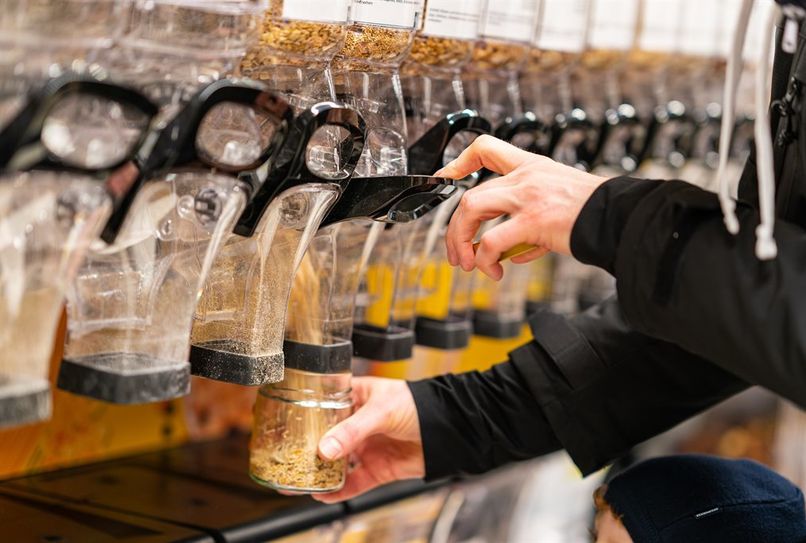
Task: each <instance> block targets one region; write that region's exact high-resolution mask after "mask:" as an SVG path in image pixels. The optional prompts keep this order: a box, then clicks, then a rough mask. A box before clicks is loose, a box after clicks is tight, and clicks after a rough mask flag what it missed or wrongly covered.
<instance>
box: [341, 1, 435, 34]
mask: <svg viewBox="0 0 806 543" xmlns="http://www.w3.org/2000/svg"><path fill="white" fill-rule="evenodd" d="M424 5H425V0H353V3H352V6H351V7H350V20H351V21H353V22H355V23H365V24H371V25H382V26H393V27H397V28H419V26H420V20H421V18H422V15H423V6H424Z"/></svg>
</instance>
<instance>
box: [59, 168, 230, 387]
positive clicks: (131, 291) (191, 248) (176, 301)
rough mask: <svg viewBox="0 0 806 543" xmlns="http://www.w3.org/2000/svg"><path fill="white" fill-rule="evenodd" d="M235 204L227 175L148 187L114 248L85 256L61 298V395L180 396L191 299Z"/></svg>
mask: <svg viewBox="0 0 806 543" xmlns="http://www.w3.org/2000/svg"><path fill="white" fill-rule="evenodd" d="M244 205H245V198H244V194H243V190H242V189H241V188H240V187H239V186H238V181H237V179H236V178H234V177H230V176H218V175H215V174H203V173H202V174H200V173H199V172H193V171H191V172H181V171H178V172H172V173H170V174H169V175H166V176H165V177H164V178H162V179H155V180H151V181H150V182H148V183H147V184H146V185H145V187H143V188H142V189H141V190H140V192H139V194H138V195H137V199H136V201H135V202H134V205H133V206H132V208H131V210H130V217H131V218H132V220H130V221H129V222H128V223H127V224H126V225H125V226H124V228H123V230H122V232H121V234H120V235H119V237H118V240H117V241H116V242H115V243H114V244H112V245H111V246H106V247H104V248H102V249H100V250H97V251H93V252H92V253H90V255H89V256H88V258H87V260H86V262H85V263H84V264H83V265H82V267H81V268H80V270H79V273H78V276H77V278H76V279H75V281H74V283H73V288H72V289H71V290H70V291H69V295H68V308H69V312H68V318H69V330H70V336H69V339H68V341H67V343H66V345H65V354H64V361H63V365H62V368H61V370H60V374H61V375H60V383H59V384H60V387H62V388H66V389H68V390H70V391H72V392H76V393H80V394H85V395H89V396H92V397H95V398H97V399H103V400H107V401H110V402H115V403H143V402H151V401H158V400H165V399H169V398H173V397H177V396H182V395H184V394H186V393H187V392H188V390H189V378H190V366H189V364H188V362H187V356H188V346H189V345H188V343H189V334H188V332H189V330H190V326H191V323H192V317H193V313H194V310H195V305H196V300H197V296H198V292H199V290H200V288H201V286H202V284H203V282H204V280H205V278H206V276H207V273H208V271H209V269H210V267H211V265H212V260H213V258H214V257H215V254H216V252H217V250H218V248H219V246H220V244H221V241H222V239H223V238H224V236H225V235H227V234H228V233H229V232H230V231H231V230H232V228H233V226H234V224H235V221H236V220H237V218H238V216H239V214H240V212H241V211H242V210H243V207H244ZM207 209H216V210H217V211H216V212H215V214H214V215H211V214H209V213H207V212H206V210H207ZM90 377H94V378H90Z"/></svg>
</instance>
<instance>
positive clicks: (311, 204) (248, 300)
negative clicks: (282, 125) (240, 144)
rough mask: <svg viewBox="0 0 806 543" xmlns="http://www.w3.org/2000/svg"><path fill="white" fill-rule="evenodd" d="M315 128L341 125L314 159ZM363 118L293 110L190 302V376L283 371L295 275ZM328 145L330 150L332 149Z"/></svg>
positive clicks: (231, 377)
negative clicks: (325, 152)
mask: <svg viewBox="0 0 806 543" xmlns="http://www.w3.org/2000/svg"><path fill="white" fill-rule="evenodd" d="M320 131H328V134H329V135H330V136H332V135H333V134H341V135H340V137H342V138H343V139H342V140H340V141H339V143H338V146H337V147H336V148H335V150H334V149H330V155H329V156H330V157H331V160H332V162H331V163H329V164H326V168H325V169H320V168H319V167H320V166H322V162H321V154H320V153H318V152H317V151H318V150H320V146H318V145H314V144H312V142H314V141H319V140H316V138H317V134H318V133H319V132H320ZM365 133H366V132H365V124H364V121H363V119H362V118H361V116H360V115H359V114H358V113H357V112H356V111H355V110H354V109H351V108H348V107H345V106H341V105H338V104H334V103H330V102H322V103H319V104H316V105H314V106H312V107H311V108H310V109H308V110H305V111H303V112H302V113H300V114H299V115H297V117H296V119H295V120H294V122H293V124H292V126H291V130H290V132H289V135H288V137H287V138H286V141H285V143H284V145H283V147H282V148H281V149H280V150H279V152H278V154H277V158H276V159H275V160H274V161H273V162H272V163H270V172H269V176H268V179H266V180H265V181H264V182H263V183H262V185H261V188H260V189H259V190H258V192H257V193H256V195H255V197H254V198H253V199H252V202H251V203H250V205H249V206H248V207H247V209H246V211H245V212H244V214H243V215H242V216H241V218H240V219H239V221H238V224H237V226H236V228H235V234H234V235H232V236H230V238H229V239H228V240H227V242H226V244H225V245H224V247H223V248H222V250H221V252H220V254H219V256H218V258H217V259H216V261H215V263H214V265H213V268H212V270H211V272H210V274H209V278H208V280H207V282H206V284H205V287H204V291H203V293H202V297H201V300H200V302H199V304H198V308H197V312H196V317H195V321H194V324H193V332H192V348H191V354H190V362H191V365H192V371H193V373H194V374H195V375H199V376H202V377H207V378H210V379H216V380H222V381H227V382H230V383H237V384H241V385H253V386H254V385H262V384H264V383H267V382H277V381H281V380H282V379H283V331H284V328H285V320H286V318H285V316H286V308H287V305H288V296H289V293H290V290H291V285H292V283H293V279H294V274H295V272H296V270H297V267H298V266H299V263H300V261H301V259H302V257H303V255H304V254H305V251H306V249H307V247H308V244H309V243H310V241H311V239H312V238H313V236H314V235H315V233H316V231H317V229H318V228H319V225H320V223H321V221H322V219H324V216H325V213H326V211H327V210H328V208H329V207H330V206H331V205H332V204H333V203H334V202H335V201H336V199H337V198H338V197H339V194H340V192H341V190H342V187H343V186H345V185H346V183H347V181H348V180H349V178H350V176H351V175H352V173H353V170H354V168H355V167H356V164H357V163H358V158H359V156H360V155H361V152H362V151H363V147H364V136H365ZM336 150H337V151H338V152H336Z"/></svg>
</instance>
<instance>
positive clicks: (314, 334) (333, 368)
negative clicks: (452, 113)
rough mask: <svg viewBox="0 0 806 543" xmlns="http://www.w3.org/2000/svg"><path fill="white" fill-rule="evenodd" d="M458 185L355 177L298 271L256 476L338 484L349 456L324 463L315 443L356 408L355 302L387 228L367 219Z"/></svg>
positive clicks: (257, 433) (431, 200)
mask: <svg viewBox="0 0 806 543" xmlns="http://www.w3.org/2000/svg"><path fill="white" fill-rule="evenodd" d="M453 192H454V187H453V186H451V185H449V184H446V183H445V181H444V180H442V179H437V178H428V177H416V176H401V177H393V178H385V179H366V178H353V179H352V180H351V181H350V183H349V184H348V186H347V188H346V190H345V192H344V194H343V195H342V196H341V198H340V200H339V202H338V203H337V204H336V205H335V207H334V208H333V209H332V210H331V211H330V212H329V214H328V216H327V217H326V218H325V220H324V222H323V227H322V228H321V229H320V230H319V232H318V233H317V235H316V236H315V237H314V239H313V241H312V242H311V244H310V246H309V248H308V252H307V254H306V256H305V259H304V260H303V262H302V265H301V266H300V268H299V271H298V272H297V276H296V278H295V282H294V287H293V289H292V293H291V301H290V303H289V319H288V324H287V327H286V340H285V344H284V349H283V350H284V354H285V377H284V379H283V381H282V382H280V383H275V384H268V385H265V386H263V387H261V389H260V391H259V394H258V399H257V402H256V404H255V423H254V428H253V431H252V441H251V445H250V474H251V476H252V478H253V479H254V480H255V481H257V482H259V483H260V484H263V485H267V486H270V487H272V488H278V489H281V490H291V491H296V492H328V491H333V490H336V489H338V488H340V487H341V486H342V484H343V483H344V477H345V474H346V463H345V462H344V461H338V462H325V461H322V460H321V459H319V457H318V456H317V447H318V442H319V440H320V439H321V437H322V435H323V434H324V433H325V432H326V431H327V430H329V429H330V428H331V427H332V426H334V425H335V424H337V423H338V422H340V421H341V420H343V419H344V418H346V417H347V416H348V415H349V414H350V412H351V407H352V401H351V397H350V377H351V362H352V355H353V345H352V342H351V341H350V338H351V335H352V328H353V315H354V308H355V299H356V294H357V292H358V288H359V282H360V280H361V277H362V276H363V274H364V271H365V268H366V265H367V262H368V258H369V255H370V253H371V252H372V250H373V248H374V246H375V244H376V242H377V241H378V236H379V234H380V232H381V231H380V230H379V229H373V228H366V227H365V226H364V225H363V224H362V223H364V222H366V221H369V220H374V221H378V222H380V223H381V224H383V223H387V224H395V225H399V224H405V223H408V222H411V221H414V220H418V219H419V218H420V217H421V216H422V215H423V214H424V213H428V212H429V211H430V210H431V209H433V208H434V207H435V206H437V205H439V204H440V203H442V202H443V201H445V200H446V199H448V198H450V196H451V195H452V194H453ZM367 233H369V236H368V235H367Z"/></svg>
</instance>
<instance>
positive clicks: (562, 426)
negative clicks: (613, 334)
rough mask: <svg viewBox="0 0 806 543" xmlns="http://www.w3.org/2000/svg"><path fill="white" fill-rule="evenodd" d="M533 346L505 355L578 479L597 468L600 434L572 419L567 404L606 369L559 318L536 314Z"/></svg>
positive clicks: (532, 324)
mask: <svg viewBox="0 0 806 543" xmlns="http://www.w3.org/2000/svg"><path fill="white" fill-rule="evenodd" d="M529 325H530V327H531V329H532V333H533V334H534V341H532V342H530V343H528V344H526V345H524V346H522V347H520V348H518V349H516V350H515V351H513V352H511V353H510V359H511V360H512V363H513V364H515V366H516V367H517V368H518V370H519V371H521V373H523V374H524V376H526V378H527V379H526V381H527V382H528V383H529V386H530V389H531V392H532V394H533V396H534V397H535V399H536V400H537V401H538V403H539V404H540V406H541V408H542V409H543V413H544V415H545V417H546V419H547V420H548V422H549V424H550V426H551V428H552V430H553V431H554V434H555V436H556V437H557V439H558V440H559V442H560V443H561V444H562V447H563V448H564V449H565V450H566V452H567V453H568V455H569V456H570V457H571V459H572V460H573V461H574V463H575V464H576V465H577V467H578V468H579V470H580V471H581V472H582V473H583V475H589V474H591V473H593V472H595V471H597V470H599V469H600V468H601V467H602V458H601V455H599V454H597V451H601V450H607V449H608V446H609V444H605V443H603V442H600V436H602V431H603V430H604V429H602V428H585V427H581V426H584V425H585V421H587V420H589V419H588V418H586V417H578V416H576V415H575V414H574V413H573V405H574V403H573V401H570V398H571V397H572V396H573V395H574V394H575V393H576V392H577V391H579V390H581V389H584V388H585V387H586V386H587V385H588V384H589V383H590V382H592V381H594V380H595V379H596V378H598V377H599V376H600V375H601V372H602V371H603V370H604V369H606V368H605V364H604V363H603V362H602V360H601V359H600V358H599V356H598V355H597V354H596V351H594V349H593V348H592V347H591V345H590V344H589V343H588V341H587V340H586V339H585V337H584V336H582V334H581V333H580V332H579V331H578V330H576V329H575V328H574V327H573V326H572V325H571V324H570V323H569V322H568V321H567V320H566V319H565V318H564V317H561V316H559V315H556V314H554V313H550V312H548V311H540V312H537V313H535V314H533V315H532V316H531V317H530V319H529Z"/></svg>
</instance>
